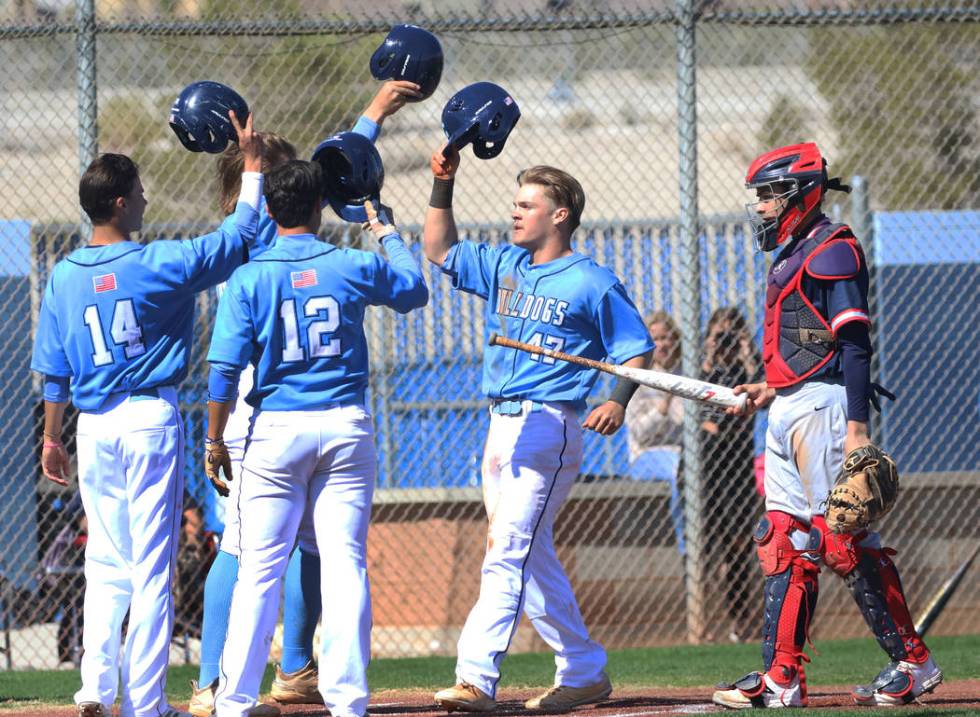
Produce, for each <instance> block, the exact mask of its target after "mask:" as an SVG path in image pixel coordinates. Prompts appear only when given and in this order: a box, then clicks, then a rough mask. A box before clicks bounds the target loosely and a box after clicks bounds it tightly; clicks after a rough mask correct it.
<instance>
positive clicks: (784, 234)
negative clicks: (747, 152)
mask: <svg viewBox="0 0 980 717" xmlns="http://www.w3.org/2000/svg"><path fill="white" fill-rule="evenodd" d="M745 186H746V188H748V189H759V188H764V187H768V188H769V189H770V191H771V192H772V198H773V199H775V200H783V206H782V210H781V211H780V212H779V214H778V215H776V216H773V217H769V218H763V217H762V216H760V215H759V213H758V212H757V211H756V207H757V206H758V203H757V202H752V203H751V204H748V205H746V209H747V210H748V213H749V221H750V222H752V230H753V232H752V233H753V238H754V239H755V241H756V244H757V245H758V247H759V249H760V250H761V251H772V250H773V249H775V248H776V247H777V246H779V245H780V244H782V243H783V242H784V241H786V240H787V239H789V238H790V237H791V236H792V235H793V231H794V230H795V229H796V228H797V227H798V226H800V224H801V223H802V222H803V220H804V219H807V218H808V217H810V216H812V214H813V212H814V211H816V210H817V208H818V207H819V206H820V202H821V200H822V199H823V197H824V194H825V193H826V191H827V190H828V189H836V190H840V191H848V192H849V191H850V187H846V186H844V185H842V184H841V183H840V180H839V179H832V180H829V181H828V179H827V160H825V159H824V158H823V156H822V155H821V154H820V150H819V149H818V148H817V145H816V144H814V143H813V142H806V143H804V144H793V145H789V146H788V147H780V148H779V149H774V150H772V151H771V152H766V153H765V154H763V155H762V156H760V157H758V158H756V160H755V161H754V162H752V164H751V165H750V166H749V171H748V172H747V173H746V175H745Z"/></svg>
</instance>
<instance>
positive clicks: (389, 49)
mask: <svg viewBox="0 0 980 717" xmlns="http://www.w3.org/2000/svg"><path fill="white" fill-rule="evenodd" d="M442 60H443V57H442V45H441V44H439V38H437V37H436V36H435V35H433V34H432V33H431V32H429V31H428V30H424V29H422V28H421V27H419V26H417V25H395V26H394V27H393V28H391V32H389V33H388V36H387V37H386V38H385V39H384V42H382V43H381V44H380V45H379V46H378V49H377V50H375V51H374V54H373V55H371V74H372V75H374V79H376V80H408V81H409V82H414V83H415V84H417V85H418V86H419V87H420V88H421V91H422V97H420V98H419V99H415V98H412V99H410V100H409V102H421V101H422V100H424V99H426V98H428V97H431V96H432V93H433V92H435V91H436V87H438V86H439V79H440V78H441V77H442Z"/></svg>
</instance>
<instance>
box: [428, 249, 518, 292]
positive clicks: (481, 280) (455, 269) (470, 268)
mask: <svg viewBox="0 0 980 717" xmlns="http://www.w3.org/2000/svg"><path fill="white" fill-rule="evenodd" d="M508 249H510V250H514V247H511V246H509V245H502V246H500V247H494V246H491V245H490V244H482V243H476V242H471V241H460V242H457V243H456V244H454V245H453V246H452V248H451V249H450V250H449V253H448V254H447V255H446V261H444V262H443V263H442V266H441V267H439V268H440V269H441V270H442V272H443V273H444V274H446V275H448V276H449V277H450V278H451V279H452V282H453V288H454V289H459V290H460V291H465V292H466V293H468V294H476V295H477V296H479V297H481V298H483V299H487V298H489V297H490V291H491V289H490V287H491V286H492V284H493V281H494V272H495V271H496V267H497V263H498V262H499V261H500V257H501V254H502V253H503V252H504V251H506V250H508Z"/></svg>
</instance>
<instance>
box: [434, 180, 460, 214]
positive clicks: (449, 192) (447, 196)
mask: <svg viewBox="0 0 980 717" xmlns="http://www.w3.org/2000/svg"><path fill="white" fill-rule="evenodd" d="M455 181H456V180H455V179H440V178H439V177H436V178H435V179H433V180H432V194H430V195H429V206H430V207H432V208H433V209H451V208H452V206H453V184H454V183H455Z"/></svg>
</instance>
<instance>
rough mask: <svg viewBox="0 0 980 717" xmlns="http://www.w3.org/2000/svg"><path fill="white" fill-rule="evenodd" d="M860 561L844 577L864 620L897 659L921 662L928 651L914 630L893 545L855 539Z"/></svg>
mask: <svg viewBox="0 0 980 717" xmlns="http://www.w3.org/2000/svg"><path fill="white" fill-rule="evenodd" d="M854 545H855V548H856V554H857V564H856V565H855V567H854V569H852V570H851V571H850V572H848V574H847V575H846V576H845V577H844V582H845V584H846V585H847V587H848V588H849V589H850V591H851V595H853V596H854V601H855V602H856V603H857V606H858V609H859V610H860V611H861V614H862V615H863V616H864V620H865V622H866V623H867V624H868V627H869V628H871V632H872V633H874V636H875V639H876V640H877V641H878V645H880V646H881V649H882V650H884V651H885V652H887V653H888V656H889V657H890V658H891V659H892V660H894V661H896V662H897V661H901V660H907V661H910V662H922V661H924V660H925V659H927V658H928V656H929V651H928V650H927V649H926V646H925V644H924V643H923V642H922V639H921V638H920V637H919V635H918V633H917V632H916V631H915V625H914V623H913V622H912V616H911V615H910V614H909V608H908V603H907V602H906V600H905V591H904V590H903V589H902V581H901V579H900V578H899V575H898V570H897V569H896V568H895V563H893V562H892V560H891V556H892V555H895V551H894V550H892V549H891V548H882V549H880V550H878V549H873V548H866V547H862V546H861V545H860V543H855V544H854Z"/></svg>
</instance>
